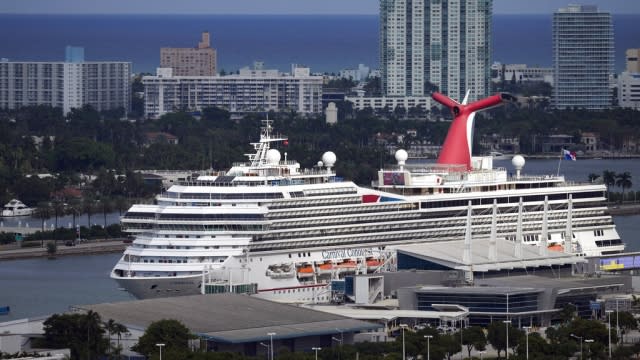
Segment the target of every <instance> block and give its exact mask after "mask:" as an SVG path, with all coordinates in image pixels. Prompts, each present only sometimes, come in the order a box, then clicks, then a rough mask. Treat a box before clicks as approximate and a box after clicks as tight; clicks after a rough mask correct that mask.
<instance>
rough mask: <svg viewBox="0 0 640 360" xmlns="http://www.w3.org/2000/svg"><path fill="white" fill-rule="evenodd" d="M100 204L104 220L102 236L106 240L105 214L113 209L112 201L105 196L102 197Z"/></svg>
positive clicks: (107, 235)
mask: <svg viewBox="0 0 640 360" xmlns="http://www.w3.org/2000/svg"><path fill="white" fill-rule="evenodd" d="M100 205H101V208H102V219H103V220H104V238H105V240H106V239H107V238H108V237H109V234H108V233H107V214H108V213H110V212H111V211H113V203H112V202H111V200H109V199H107V198H102V199H101V200H100Z"/></svg>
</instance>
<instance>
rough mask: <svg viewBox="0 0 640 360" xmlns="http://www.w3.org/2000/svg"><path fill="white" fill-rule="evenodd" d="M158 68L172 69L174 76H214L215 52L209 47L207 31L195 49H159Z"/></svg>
mask: <svg viewBox="0 0 640 360" xmlns="http://www.w3.org/2000/svg"><path fill="white" fill-rule="evenodd" d="M160 67H161V68H171V69H173V75H174V76H214V75H216V50H215V49H214V48H212V47H211V38H210V35H209V32H208V31H205V32H203V33H202V40H201V41H200V42H199V43H198V47H195V48H169V47H165V48H161V49H160Z"/></svg>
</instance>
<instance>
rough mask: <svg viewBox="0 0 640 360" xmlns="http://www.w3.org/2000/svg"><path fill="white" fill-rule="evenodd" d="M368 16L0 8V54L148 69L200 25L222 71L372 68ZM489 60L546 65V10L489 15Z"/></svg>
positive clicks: (621, 33) (374, 26)
mask: <svg viewBox="0 0 640 360" xmlns="http://www.w3.org/2000/svg"><path fill="white" fill-rule="evenodd" d="M639 21H640V15H615V16H614V27H615V40H616V70H617V71H622V69H623V68H624V51H625V50H626V49H627V48H635V47H638V46H639V45H638V42H637V39H636V38H637V34H638V31H637V23H638V22H639ZM378 28H379V24H378V17H377V16H374V15H344V16H339V15H175V16H174V15H126V16H122V15H53V16H52V15H6V14H5V15H0V58H9V59H12V60H40V61H44V60H62V59H63V58H64V47H65V46H66V45H75V46H84V47H85V56H86V58H87V60H119V61H131V62H133V67H134V71H135V72H155V68H156V67H157V66H158V64H159V56H160V55H159V53H160V48H161V47H163V46H173V47H192V46H196V45H197V43H198V41H199V39H200V32H201V31H204V30H208V31H209V32H210V33H211V36H212V45H213V47H214V48H216V49H217V50H218V62H219V68H220V69H225V70H226V71H231V70H237V69H239V68H241V67H244V66H250V65H251V64H253V62H254V61H256V60H259V61H264V62H265V64H266V66H267V67H268V68H278V69H280V70H285V71H288V70H289V69H290V65H291V64H292V63H299V64H305V65H307V66H310V67H311V69H312V71H314V72H337V71H339V70H341V69H344V68H353V67H356V66H357V65H358V64H359V63H363V64H366V65H368V66H370V67H371V68H377V67H378V56H379V55H378V32H379V29H378ZM493 61H500V62H502V63H526V64H530V65H540V66H551V62H552V59H551V14H549V15H496V16H494V18H493Z"/></svg>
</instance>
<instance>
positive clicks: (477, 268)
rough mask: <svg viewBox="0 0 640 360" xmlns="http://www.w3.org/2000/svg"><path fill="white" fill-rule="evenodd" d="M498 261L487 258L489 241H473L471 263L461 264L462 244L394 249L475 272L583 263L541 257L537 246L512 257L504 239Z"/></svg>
mask: <svg viewBox="0 0 640 360" xmlns="http://www.w3.org/2000/svg"><path fill="white" fill-rule="evenodd" d="M495 246H496V248H497V257H496V259H495V260H492V259H490V258H489V248H490V241H489V239H473V241H472V244H471V259H470V260H471V261H470V262H465V261H464V250H465V245H464V240H454V241H436V242H425V243H419V244H408V245H398V246H394V248H395V249H397V251H398V253H404V254H406V255H409V256H412V257H415V258H418V259H423V260H427V261H430V262H433V263H436V264H440V265H442V266H445V267H448V268H451V269H456V270H463V271H474V272H486V271H498V270H511V269H522V268H530V267H548V266H561V265H569V264H577V263H584V262H586V260H585V259H584V258H580V257H577V256H574V255H572V254H566V253H562V252H557V251H548V252H547V253H545V254H540V252H539V248H538V247H537V246H532V245H528V244H524V245H522V256H520V257H517V256H515V253H516V250H515V248H516V243H515V242H513V241H508V240H504V239H496V245H495Z"/></svg>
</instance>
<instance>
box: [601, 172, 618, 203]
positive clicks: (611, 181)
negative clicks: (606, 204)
mask: <svg viewBox="0 0 640 360" xmlns="http://www.w3.org/2000/svg"><path fill="white" fill-rule="evenodd" d="M602 182H603V183H604V184H605V185H606V186H607V198H609V199H608V200H611V198H610V196H609V192H610V191H611V187H612V186H613V185H615V184H616V173H615V172H613V171H609V170H605V171H603V172H602Z"/></svg>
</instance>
